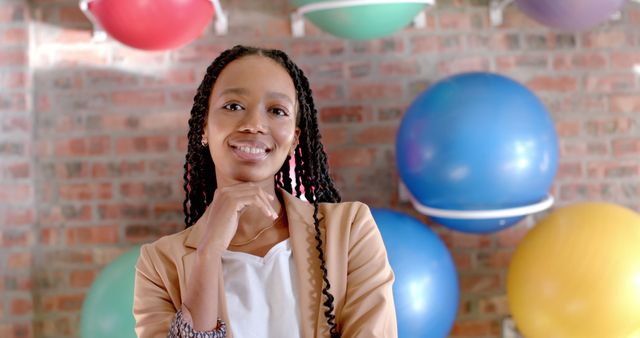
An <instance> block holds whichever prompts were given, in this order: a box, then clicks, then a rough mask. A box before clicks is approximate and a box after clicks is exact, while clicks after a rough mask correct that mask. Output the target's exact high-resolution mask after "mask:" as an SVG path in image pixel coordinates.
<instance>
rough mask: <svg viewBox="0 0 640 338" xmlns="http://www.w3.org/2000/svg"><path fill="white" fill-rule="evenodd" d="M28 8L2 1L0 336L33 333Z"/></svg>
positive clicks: (0, 26) (0, 59)
mask: <svg viewBox="0 0 640 338" xmlns="http://www.w3.org/2000/svg"><path fill="white" fill-rule="evenodd" d="M28 32H29V11H28V8H27V6H26V5H25V4H24V3H22V2H21V1H2V2H0V46H2V47H1V48H0V302H1V303H0V336H1V337H29V336H31V335H32V334H33V330H32V326H31V322H32V319H33V313H34V311H33V294H32V292H33V289H34V285H33V282H32V278H31V272H32V263H33V259H34V253H33V250H32V249H33V248H34V246H35V245H37V242H36V237H35V233H34V223H35V214H36V208H35V200H34V181H35V173H34V170H33V169H34V168H33V156H32V154H33V140H32V126H33V112H32V110H31V107H30V102H31V97H32V91H31V84H30V69H29V64H28V50H29V34H28Z"/></svg>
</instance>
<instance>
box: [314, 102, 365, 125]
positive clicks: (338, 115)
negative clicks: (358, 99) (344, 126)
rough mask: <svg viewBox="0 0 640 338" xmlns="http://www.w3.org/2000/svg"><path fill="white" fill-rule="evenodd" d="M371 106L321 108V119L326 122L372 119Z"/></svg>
mask: <svg viewBox="0 0 640 338" xmlns="http://www.w3.org/2000/svg"><path fill="white" fill-rule="evenodd" d="M372 118H373V117H372V113H371V109H370V108H369V107H365V106H337V107H326V108H322V109H320V121H321V122H325V123H333V122H338V123H344V122H366V121H371V120H372Z"/></svg>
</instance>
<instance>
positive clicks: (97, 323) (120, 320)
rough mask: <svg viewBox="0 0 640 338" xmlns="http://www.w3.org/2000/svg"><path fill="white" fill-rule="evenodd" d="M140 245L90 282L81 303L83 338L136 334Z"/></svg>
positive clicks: (130, 335) (134, 336)
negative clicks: (135, 291) (135, 295)
mask: <svg viewBox="0 0 640 338" xmlns="http://www.w3.org/2000/svg"><path fill="white" fill-rule="evenodd" d="M139 255H140V246H136V247H134V248H132V249H131V250H129V251H127V252H125V253H124V254H122V255H120V256H119V257H118V258H116V259H115V260H114V261H113V262H111V263H110V264H109V265H107V266H106V267H105V268H104V269H103V270H102V272H100V274H99V275H98V277H97V278H96V280H95V281H94V282H93V284H92V285H91V288H90V289H89V292H88V293H87V296H86V297H85V299H84V303H83V304H82V312H81V314H80V336H81V337H83V338H89V337H91V338H114V337H118V338H129V337H131V338H136V332H135V320H134V319H133V314H132V312H131V309H132V308H133V283H134V278H135V273H136V262H137V261H138V256H139Z"/></svg>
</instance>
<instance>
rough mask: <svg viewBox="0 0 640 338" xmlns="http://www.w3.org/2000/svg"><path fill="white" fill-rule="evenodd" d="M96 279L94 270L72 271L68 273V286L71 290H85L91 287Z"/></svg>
mask: <svg viewBox="0 0 640 338" xmlns="http://www.w3.org/2000/svg"><path fill="white" fill-rule="evenodd" d="M95 278H96V272H95V271H94V270H73V271H71V272H69V286H71V287H72V288H85V287H89V286H91V283H93V281H94V279H95Z"/></svg>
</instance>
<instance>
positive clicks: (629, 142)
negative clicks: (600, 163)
mask: <svg viewBox="0 0 640 338" xmlns="http://www.w3.org/2000/svg"><path fill="white" fill-rule="evenodd" d="M611 146H612V149H613V155H614V156H636V157H637V156H638V155H640V139H638V138H629V139H616V140H613V141H612V144H611Z"/></svg>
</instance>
